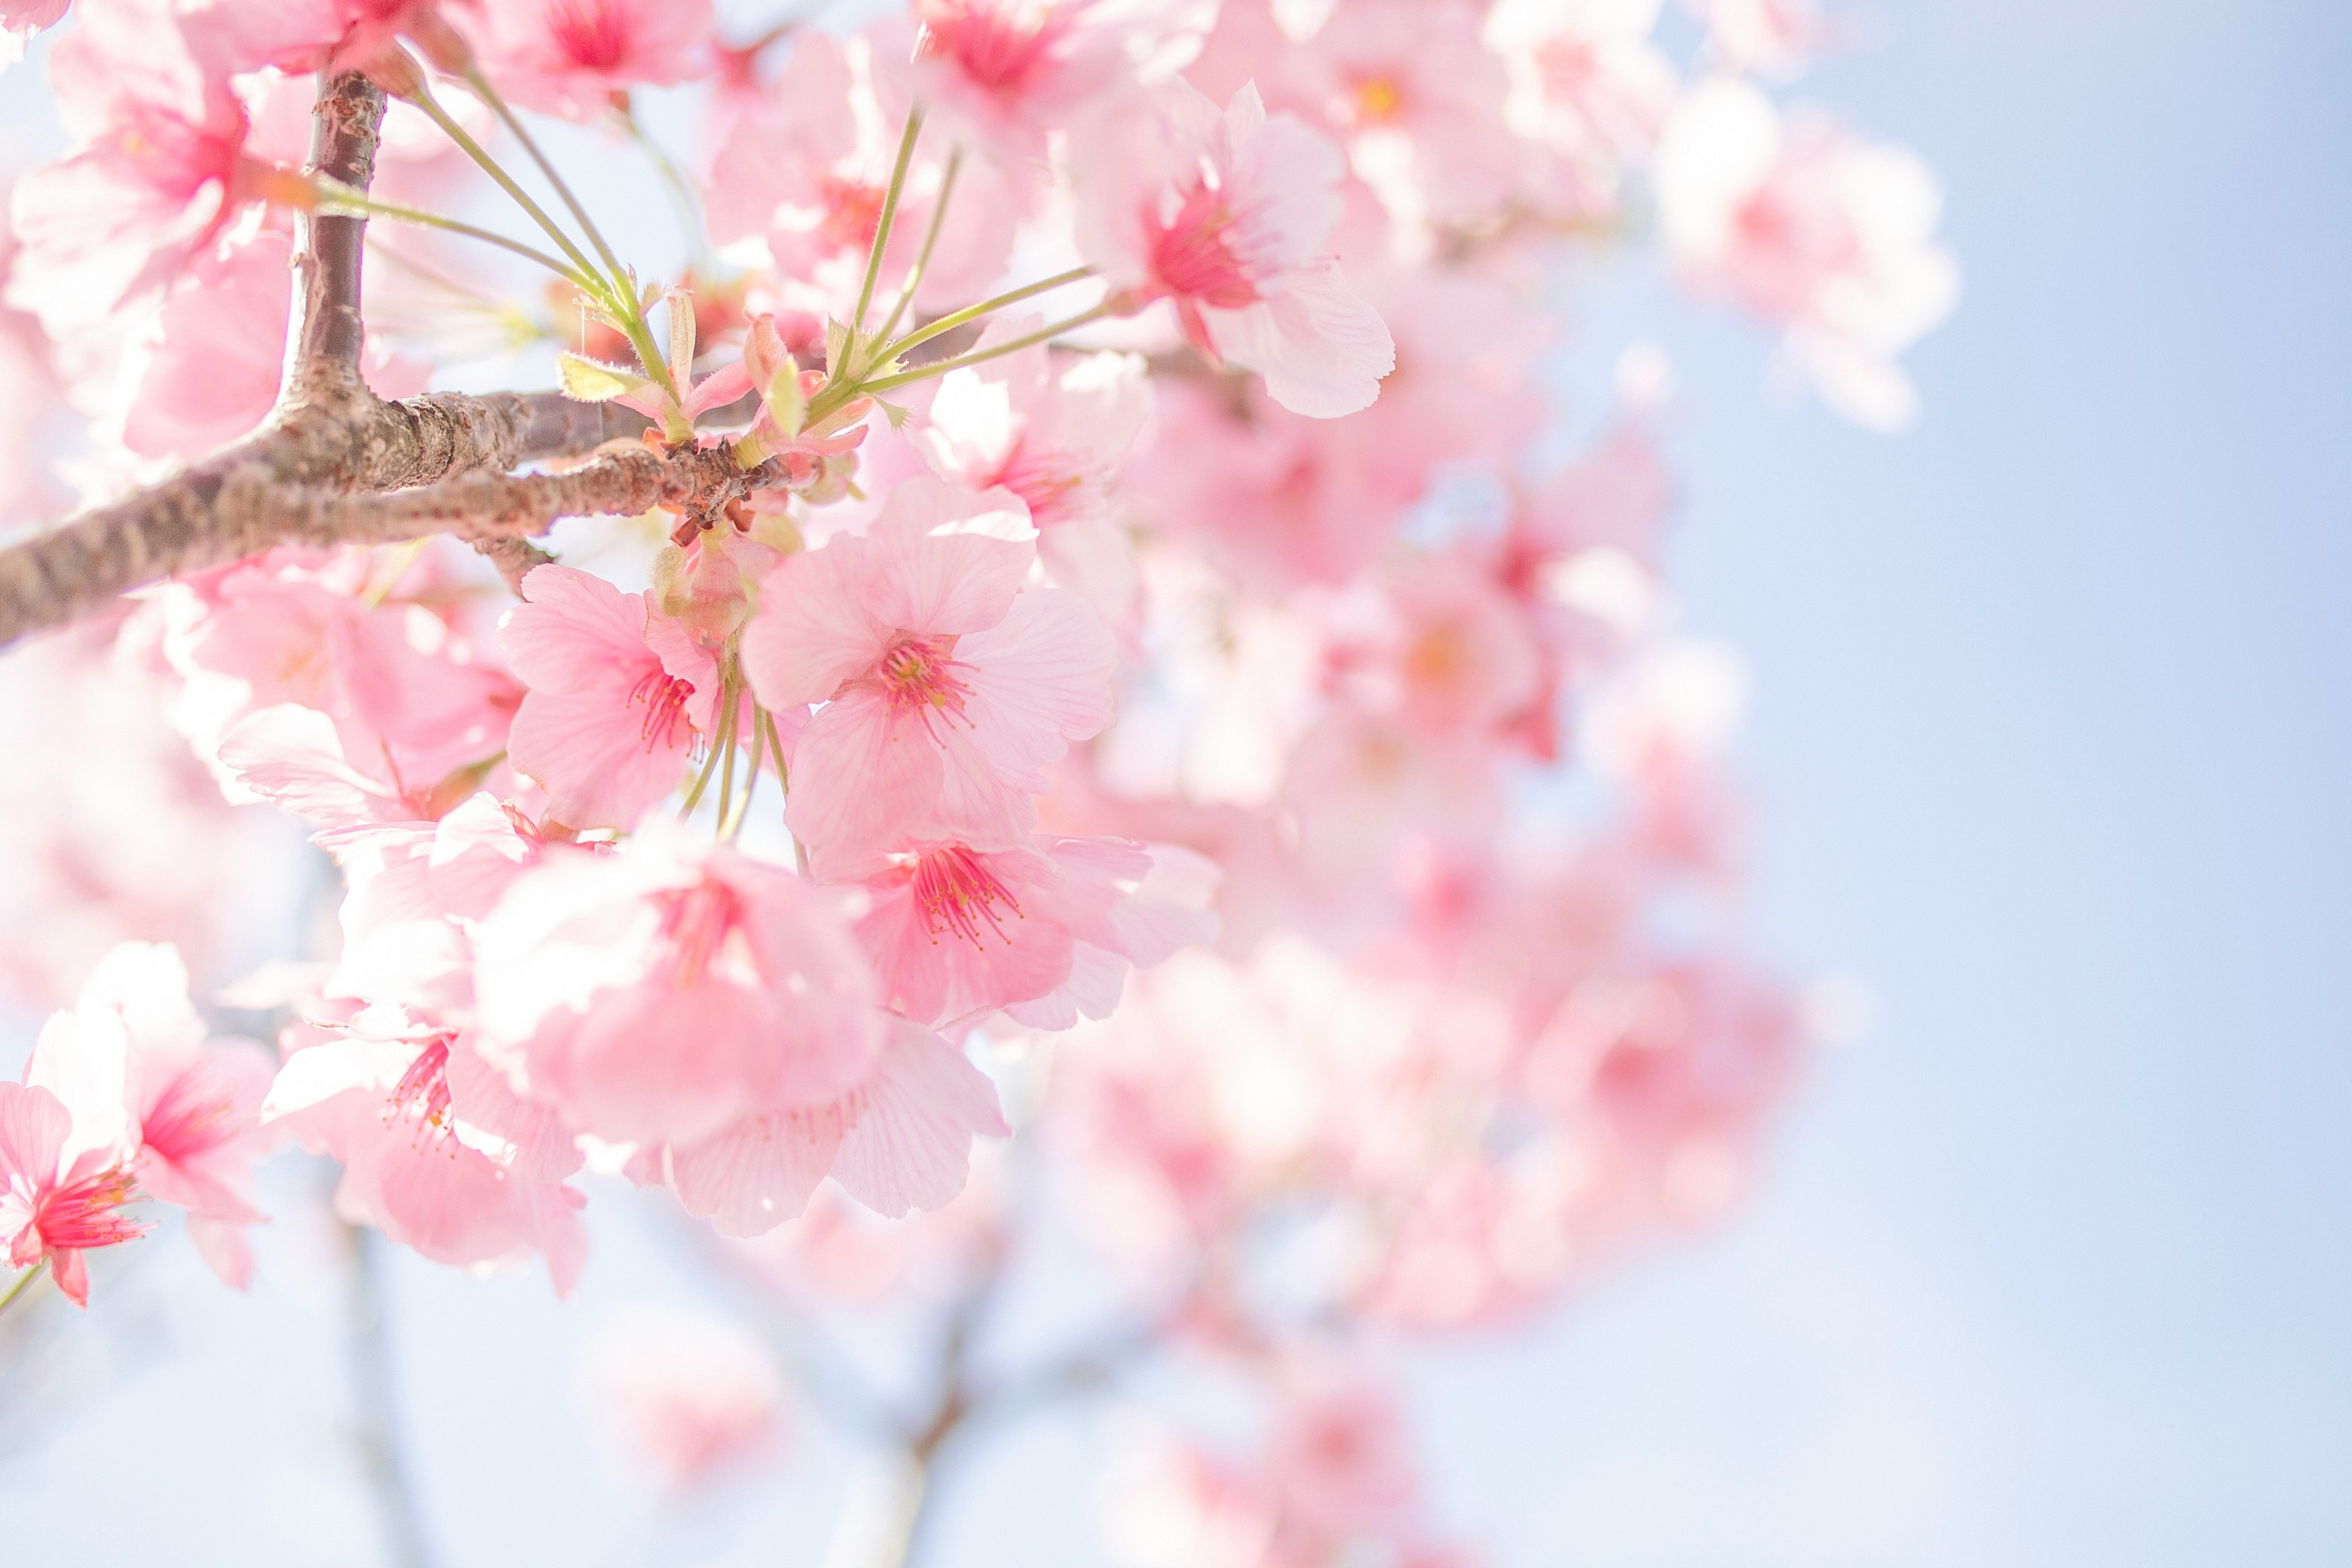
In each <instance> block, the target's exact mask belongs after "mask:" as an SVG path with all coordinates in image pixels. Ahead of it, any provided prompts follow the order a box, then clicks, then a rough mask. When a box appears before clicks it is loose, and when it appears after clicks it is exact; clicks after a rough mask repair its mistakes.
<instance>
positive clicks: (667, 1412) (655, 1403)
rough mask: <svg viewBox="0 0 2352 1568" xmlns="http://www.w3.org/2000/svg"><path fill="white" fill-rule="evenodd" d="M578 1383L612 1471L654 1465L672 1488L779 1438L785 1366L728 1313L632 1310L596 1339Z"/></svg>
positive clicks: (754, 1456) (754, 1454)
mask: <svg viewBox="0 0 2352 1568" xmlns="http://www.w3.org/2000/svg"><path fill="white" fill-rule="evenodd" d="M577 1382H578V1385H579V1391H580V1402H581V1404H582V1405H583V1407H584V1409H585V1410H586V1413H587V1415H588V1416H589V1419H590V1422H591V1424H592V1426H593V1427H594V1428H595V1430H596V1431H597V1432H598V1433H599V1434H600V1435H601V1436H603V1437H604V1441H605V1444H606V1446H607V1447H608V1448H610V1449H611V1451H612V1454H613V1457H614V1460H615V1461H616V1464H615V1468H620V1469H624V1470H625V1471H627V1472H631V1473H634V1472H635V1471H637V1470H639V1469H640V1468H645V1467H650V1468H652V1469H653V1471H654V1473H655V1474H656V1476H657V1477H658V1478H659V1479H661V1481H662V1483H663V1484H664V1485H665V1486H667V1487H669V1488H672V1489H688V1488H692V1487H694V1486H696V1485H698V1484H700V1483H702V1482H705V1481H709V1480H712V1479H716V1478H718V1477H719V1476H720V1475H722V1474H723V1473H725V1472H727V1471H729V1470H730V1469H739V1468H744V1467H746V1466H748V1465H750V1464H751V1463H754V1462H756V1461H757V1460H758V1459H759V1458H761V1457H762V1456H763V1455H765V1454H766V1453H767V1452H768V1451H770V1450H771V1449H772V1448H773V1447H775V1445H776V1443H777V1442H778V1440H779V1437H780V1426H781V1424H782V1411H783V1405H784V1399H785V1390H784V1382H783V1372H782V1368H781V1367H779V1366H778V1365H777V1363H776V1358H775V1356H774V1354H773V1353H772V1352H770V1351H769V1349H768V1348H767V1347H766V1346H765V1345H763V1344H761V1342H760V1341H759V1339H758V1338H757V1337H756V1336H755V1335H753V1334H752V1333H751V1332H750V1331H748V1330H746V1329H744V1328H742V1327H741V1326H740V1325H738V1324H736V1323H732V1322H730V1321H727V1320H726V1319H723V1318H714V1317H711V1316H709V1315H708V1314H706V1313H700V1312H692V1311H685V1310H678V1309H675V1308H663V1307H656V1306H653V1305H650V1304H647V1305H639V1306H635V1307H632V1308H629V1309H627V1310H624V1311H622V1312H620V1313H618V1314H616V1315H614V1317H613V1318H612V1319H610V1320H608V1321H605V1322H604V1323H602V1324H600V1325H599V1326H598V1327H597V1329H596V1330H595V1331H594V1332H593V1334H592V1335H591V1336H590V1339H589V1341H588V1343H587V1345H586V1346H585V1347H584V1349H583V1354H582V1360H581V1365H580V1368H579V1375H578V1379H577Z"/></svg>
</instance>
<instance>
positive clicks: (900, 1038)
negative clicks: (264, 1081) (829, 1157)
mask: <svg viewBox="0 0 2352 1568" xmlns="http://www.w3.org/2000/svg"><path fill="white" fill-rule="evenodd" d="M861 1095H862V1098H863V1099H864V1101H865V1103H864V1105H863V1107H862V1108H861V1110H860V1111H859V1113H858V1118H857V1125H856V1127H854V1128H852V1129H851V1130H850V1131H849V1133H848V1135H847V1136H846V1137H845V1138H844V1139H843V1140H842V1141H841V1153H840V1156H839V1158H837V1159H836V1160H835V1162H834V1166H833V1174H834V1179H835V1181H838V1182H839V1183H840V1184H842V1186H843V1188H844V1189H845V1190H846V1191H847V1192H848V1194H849V1195H850V1196H851V1197H854V1198H856V1200H857V1201H858V1202H859V1203H862V1204H864V1205H866V1207H867V1208H870V1209H872V1210H874V1211H875V1212H876V1213H877V1214H881V1215H888V1216H889V1217H891V1218H893V1219H897V1218H899V1217H900V1216H902V1215H905V1214H906V1213H907V1212H908V1210H909V1209H918V1208H920V1209H936V1208H940V1207H942V1206H944V1205H947V1204H949V1203H950V1202H952V1201H953V1200H954V1198H955V1196H956V1194H959V1193H961V1192H962V1191H963V1184H964V1180H965V1178H966V1176H967V1175H969V1173H971V1141H972V1138H973V1136H974V1135H975V1134H985V1135H986V1136H989V1137H992V1138H1003V1137H1008V1136H1010V1135H1011V1130H1010V1129H1009V1128H1007V1127H1006V1126H1005V1125H1004V1115H1003V1111H1002V1110H999V1109H998V1107H997V1102H996V1086H995V1085H994V1084H992V1083H991V1082H989V1080H988V1076H987V1075H986V1074H985V1073H982V1071H981V1070H980V1069H979V1068H976V1067H973V1066H972V1065H971V1063H970V1062H968V1061H966V1060H965V1059H964V1058H963V1053H962V1052H961V1051H959V1050H957V1049H956V1048H955V1047H952V1046H950V1045H949V1044H948V1043H947V1042H946V1041H945V1040H942V1039H940V1037H938V1036H937V1035H934V1034H932V1033H931V1032H930V1031H929V1029H924V1028H919V1027H917V1026H914V1025H912V1024H907V1023H900V1024H899V1025H898V1026H896V1027H895V1028H894V1029H893V1030H892V1032H891V1037H890V1044H889V1046H888V1047H887V1048H886V1049H885V1050H884V1052H883V1054H882V1060H881V1062H880V1063H879V1064H878V1065H877V1068H876V1070H875V1074H874V1077H873V1078H872V1079H870V1080H869V1081H868V1082H867V1084H866V1088H865V1089H863V1090H862V1091H861Z"/></svg>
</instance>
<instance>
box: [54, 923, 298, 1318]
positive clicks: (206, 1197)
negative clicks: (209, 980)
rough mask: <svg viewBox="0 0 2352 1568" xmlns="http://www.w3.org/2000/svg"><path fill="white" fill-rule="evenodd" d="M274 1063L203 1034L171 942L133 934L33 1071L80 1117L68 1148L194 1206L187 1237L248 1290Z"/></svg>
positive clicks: (94, 974) (61, 1024) (99, 971)
mask: <svg viewBox="0 0 2352 1568" xmlns="http://www.w3.org/2000/svg"><path fill="white" fill-rule="evenodd" d="M269 1077H270V1064H269V1062H268V1058H266V1057H265V1056H264V1055H263V1054H262V1052H261V1050H260V1048H259V1047H257V1046H255V1045H253V1044H252V1043H251V1042H249V1041H243V1040H213V1039H207V1038H206V1030H205V1025H204V1021H203V1020H202V1019H201V1018H199V1017H198V1016H196V1012H195V1009H194V1007H193V1006H191V1005H189V1002H188V972H187V969H186V967H185V966H184V965H183V964H182V963H181V962H180V955H179V954H178V953H177V952H174V951H173V950H172V949H171V948H169V947H158V946H152V945H149V944H146V943H142V942H128V943H125V944H123V945H122V946H121V947H119V948H116V949H115V950H114V951H113V952H110V953H109V954H107V956H106V957H105V959H104V960H102V961H101V962H100V963H99V965H98V967H97V968H96V969H94V970H93V971H91V973H90V976H89V980H88V982H87V983H85V984H84V985H83V986H82V990H81V994H80V997H79V999H78V1001H77V1002H76V1005H75V1006H74V1009H73V1010H72V1011H71V1012H66V1013H58V1014H56V1015H54V1016H52V1017H51V1018H50V1020H49V1022H48V1025H47V1027H45V1028H44V1029H43V1030H42V1031H41V1037H40V1041H39V1043H38V1044H37V1046H35V1047H34V1049H33V1058H32V1061H31V1064H30V1065H29V1066H28V1067H27V1068H26V1078H25V1081H26V1083H27V1084H30V1085H35V1086H37V1087H39V1088H42V1089H47V1090H49V1091H50V1092H52V1093H54V1094H56V1095H57V1096H58V1099H59V1100H61V1101H62V1102H63V1103H64V1104H65V1106H66V1107H67V1109H68V1110H69V1111H70V1112H71V1113H72V1116H73V1121H74V1131H73V1137H72V1140H71V1142H70V1144H69V1149H68V1152H70V1153H72V1154H74V1155H77V1156H79V1155H80V1154H83V1153H86V1152H90V1151H93V1150H96V1151H103V1152H106V1153H108V1154H109V1156H110V1158H111V1159H113V1160H117V1161H120V1162H121V1163H124V1164H125V1165H126V1166H127V1168H128V1169H129V1170H130V1171H131V1173H132V1174H133V1175H135V1177H136V1178H137V1180H138V1182H139V1184H140V1185H141V1186H142V1188H143V1189H144V1191H145V1194H146V1195H147V1196H149V1197H153V1198H158V1199H161V1200H162V1201H163V1202H165V1203H169V1204H174V1205H178V1206H180V1207H182V1208H184V1209H186V1210H187V1211H188V1215H189V1228H190V1234H191V1237H193V1238H194V1240H195V1241H196V1243H197V1246H198V1247H199V1249H200V1250H201V1251H202V1252H203V1253H204V1255H205V1258H206V1260H207V1261H208V1262H210V1263H211V1264H212V1265H213V1267H214V1268H215V1270H216V1271H217V1272H218V1273H219V1274H220V1276H221V1277H222V1279H225V1280H226V1281H227V1282H228V1283H229V1284H231V1285H235V1286H237V1287H238V1288H240V1289H242V1288H243V1287H244V1285H245V1284H246V1283H247V1279H249V1278H250V1276H251V1272H252V1255H251V1252H250V1250H249V1248H248V1247H247V1243H246V1241H245V1238H244V1235H243V1227H244V1226H249V1225H252V1224H253V1223H255V1222H256V1221H257V1220H259V1219H260V1218H261V1217H262V1216H261V1214H260V1212H259V1211H258V1210H257V1208H256V1207H255V1206H254V1197H253V1169H252V1168H253V1163H254V1161H255V1159H256V1158H257V1156H258V1155H260V1154H261V1153H262V1152H265V1151H266V1149H267V1147H268V1142H270V1140H268V1138H266V1137H265V1136H263V1135H262V1132H261V1127H260V1110H261V1102H262V1098H263V1096H264V1095H265V1094H266V1093H267V1091H268V1087H269Z"/></svg>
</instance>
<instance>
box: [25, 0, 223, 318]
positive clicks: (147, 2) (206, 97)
mask: <svg viewBox="0 0 2352 1568" xmlns="http://www.w3.org/2000/svg"><path fill="white" fill-rule="evenodd" d="M49 82H50V88H51V90H52V91H53V92H54V93H55V94H56V97H57V100H58V110H59V111H60V113H61V114H63V116H64V117H65V119H66V121H67V123H68V127H69V128H70V129H71V130H72V131H73V132H74V134H75V137H76V140H77V142H79V149H78V150H77V151H76V152H74V153H72V154H70V155H69V156H68V157H67V158H65V159H63V160H62V161H60V162H58V163H49V164H45V165H43V166H42V167H40V168H37V169H35V170H33V171H31V172H30V173H28V174H26V175H25V176H24V177H23V178H22V179H20V180H19V181H17V183H16V192H15V195H14V197H13V199H12V204H11V211H12V216H11V224H12V226H13V227H14V228H15V230H16V237H17V239H18V241H19V243H20V245H21V246H22V249H21V250H20V251H19V253H18V254H17V256H16V262H15V265H14V267H13V268H12V270H11V275H10V279H9V283H8V299H9V300H10V302H11V303H13V304H15V305H16V306H17V307H18V308H20V309H22V310H30V311H32V312H33V313H34V314H36V315H37V316H38V317H39V318H40V319H41V321H42V324H43V325H44V326H46V327H47V329H48V331H50V332H51V333H52V334H53V335H57V336H60V337H66V336H72V335H75V334H78V333H81V332H87V331H90V330H92V329H93V328H95V327H97V326H98V325H99V324H100V323H101V322H104V321H107V320H108V319H109V318H110V317H112V316H114V315H115V314H116V313H117V312H118V311H119V310H121V309H122V308H123V307H124V306H125V305H126V304H129V303H131V302H133V301H136V300H142V299H143V298H147V297H152V295H153V294H154V293H155V292H156V291H158V290H160V289H163V287H165V286H166V285H168V284H169V283H170V282H171V281H172V280H173V279H174V278H176V277H177V276H178V275H179V273H180V271H181V269H182V268H184V267H185V266H186V265H187V263H188V261H189V259H190V258H193V257H194V256H195V255H197V254H199V253H200V252H202V251H203V250H205V248H206V247H209V246H210V245H211V244H212V242H213V240H214V238H215V237H217V236H218V235H219V234H220V233H221V231H222V230H223V229H224V228H225V227H226V225H227V223H228V221H229V219H230V218H231V217H232V216H235V215H236V212H237V211H238V209H239V208H241V207H242V206H244V205H246V204H247V203H249V202H251V201H253V200H255V199H257V197H258V196H260V195H262V194H263V193H264V191H265V190H266V188H267V182H268V170H267V169H266V167H264V166H263V165H261V164H259V163H256V162H255V161H254V160H253V159H251V158H250V157H248V156H247V153H246V151H245V137H246V130H247V118H246V112H245V108H244V106H243V105H242V104H241V103H239V102H238V101H237V98H236V94H235V93H234V92H232V91H231V90H230V89H229V82H228V72H227V66H226V61H225V60H224V59H222V58H219V56H218V53H217V51H216V50H215V49H214V48H213V47H211V45H210V43H209V41H208V40H206V39H205V37H202V36H201V35H200V34H198V33H197V32H195V31H194V30H193V29H192V28H190V27H189V26H187V25H186V24H185V23H184V21H183V19H182V18H181V17H180V16H178V15H177V14H176V12H175V9H174V8H173V6H172V5H170V4H169V0H83V4H82V5H81V8H80V12H79V20H78V23H77V25H76V26H75V28H74V30H73V32H72V34H71V36H69V37H67V38H66V39H65V40H64V41H63V42H61V43H60V44H58V47H57V48H56V49H55V50H53V51H52V52H51V54H50V57H49Z"/></svg>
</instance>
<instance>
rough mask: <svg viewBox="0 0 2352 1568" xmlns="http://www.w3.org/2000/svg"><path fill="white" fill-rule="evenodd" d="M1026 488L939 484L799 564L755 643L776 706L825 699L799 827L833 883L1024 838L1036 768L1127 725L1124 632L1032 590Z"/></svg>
mask: <svg viewBox="0 0 2352 1568" xmlns="http://www.w3.org/2000/svg"><path fill="white" fill-rule="evenodd" d="M1024 512H1025V509H1024V507H1023V506H1022V504H1021V502H1020V500H1018V498H1016V497H1014V496H1013V495H1012V494H1011V493H1010V492H1008V491H1004V490H1002V489H999V490H994V491H991V492H988V493H986V494H982V495H978V496H973V495H969V494H964V493H960V492H957V491H955V490H953V489H950V488H949V487H948V486H946V485H944V484H941V483H940V482H939V481H937V480H934V479H909V480H908V481H906V482H905V483H903V484H901V485H899V486H898V489H896V490H894V491H893V492H892V494H891V498H890V501H889V504H888V505H887V507H886V508H885V509H884V510H883V513H882V515H881V517H880V518H879V519H877V521H876V522H875V525H874V527H873V529H872V531H870V532H869V533H867V534H866V536H864V537H862V538H845V539H836V540H835V541H833V542H831V543H829V544H827V545H826V546H825V547H824V549H822V550H816V551H811V552H808V553H807V554H804V555H799V556H794V557H793V558H792V559H790V560H788V561H786V562H785V563H783V564H782V566H780V567H778V568H777V569H776V571H775V573H774V574H772V576H770V577H769V578H768V579H767V581H766V582H765V583H763V584H761V608H760V612H759V614H758V616H755V617H754V619H753V620H752V622H751V625H750V626H748V627H747V628H746V629H745V631H744V635H743V661H744V668H746V670H747V671H748V672H749V673H750V675H751V686H752V689H753V690H755V691H756V692H758V693H759V696H760V700H761V701H762V702H763V703H765V704H766V705H767V706H768V707H770V708H772V709H780V710H781V709H787V708H792V707H796V706H803V705H805V704H808V703H811V702H823V703H824V704H825V706H824V708H822V709H820V710H818V712H817V714H816V716H815V718H814V720H812V721H810V723H809V726H808V729H807V730H806V731H804V732H803V734H802V736H801V739H800V743H799V744H798V745H797V746H796V747H795V748H794V749H793V762H792V766H793V792H792V800H791V805H790V807H789V809H788V812H787V816H786V820H787V821H788V822H789V823H790V824H791V825H792V828H793V833H794V835H795V836H796V837H799V838H800V840H801V841H802V842H803V844H805V845H806V846H808V849H809V856H810V863H811V864H812V866H813V867H814V868H815V869H816V871H817V873H818V874H819V875H820V876H824V877H826V878H832V879H845V878H855V877H856V876H857V875H858V874H859V873H860V871H861V869H862V868H865V867H867V866H869V865H873V864H876V863H878V862H879V861H880V860H881V859H882V858H884V857H886V856H887V855H888V854H889V853H890V852H891V851H892V849H893V848H894V847H895V845H896V842H897V840H898V839H899V838H901V837H906V836H908V835H912V836H915V837H922V838H931V839H953V840H957V841H960V842H962V843H965V844H968V845H976V846H980V847H990V848H993V847H1005V846H1010V845H1013V844H1017V843H1019V842H1020V841H1021V839H1022V837H1024V835H1025V834H1026V833H1027V832H1028V829H1029V826H1030V823H1031V822H1032V821H1033V820H1034V808H1033V806H1032V805H1031V804H1030V800H1029V797H1030V795H1034V794H1037V793H1042V791H1043V789H1044V787H1045V786H1044V784H1043V782H1042V780H1040V779H1039V778H1038V777H1037V773H1036V770H1037V769H1039V768H1041V767H1044V766H1045V765H1046V764H1048V763H1053V762H1055V761H1056V760H1058V759H1059V758H1060V757H1061V755H1062V753H1063V752H1064V750H1065V749H1066V747H1067V745H1068V744H1069V742H1072V741H1078V740H1084V739H1085V738H1086V737H1087V736H1089V735H1092V734H1093V733H1095V732H1096V731H1098V730H1100V729H1101V728H1102V727H1103V726H1104V725H1105V724H1106V723H1108V721H1109V719H1110V669H1111V664H1112V659H1113V652H1112V647H1111V639H1110V634H1109V631H1108V628H1107V627H1106V626H1104V625H1103V623H1102V619H1101V617H1100V616H1097V614H1096V613H1095V612H1094V611H1093V610H1092V609H1091V608H1089V607H1088V606H1087V604H1086V603H1085V601H1083V600H1081V599H1079V598H1077V597H1076V595H1071V594H1068V593H1065V592H1063V591H1061V590H1059V589H1055V588H1024V586H1023V585H1022V584H1023V582H1024V579H1025V578H1026V577H1027V575H1028V574H1029V569H1030V565H1031V563H1032V562H1033V560H1034V557H1035V546H1034V544H1033V543H1032V542H1030V541H1029V539H1027V538H1017V537H1005V536H1004V535H1006V534H1008V533H1009V534H1026V533H1028V532H1029V531H1030V530H1029V526H1028V521H1027V518H1026V516H1025V515H1024Z"/></svg>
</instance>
